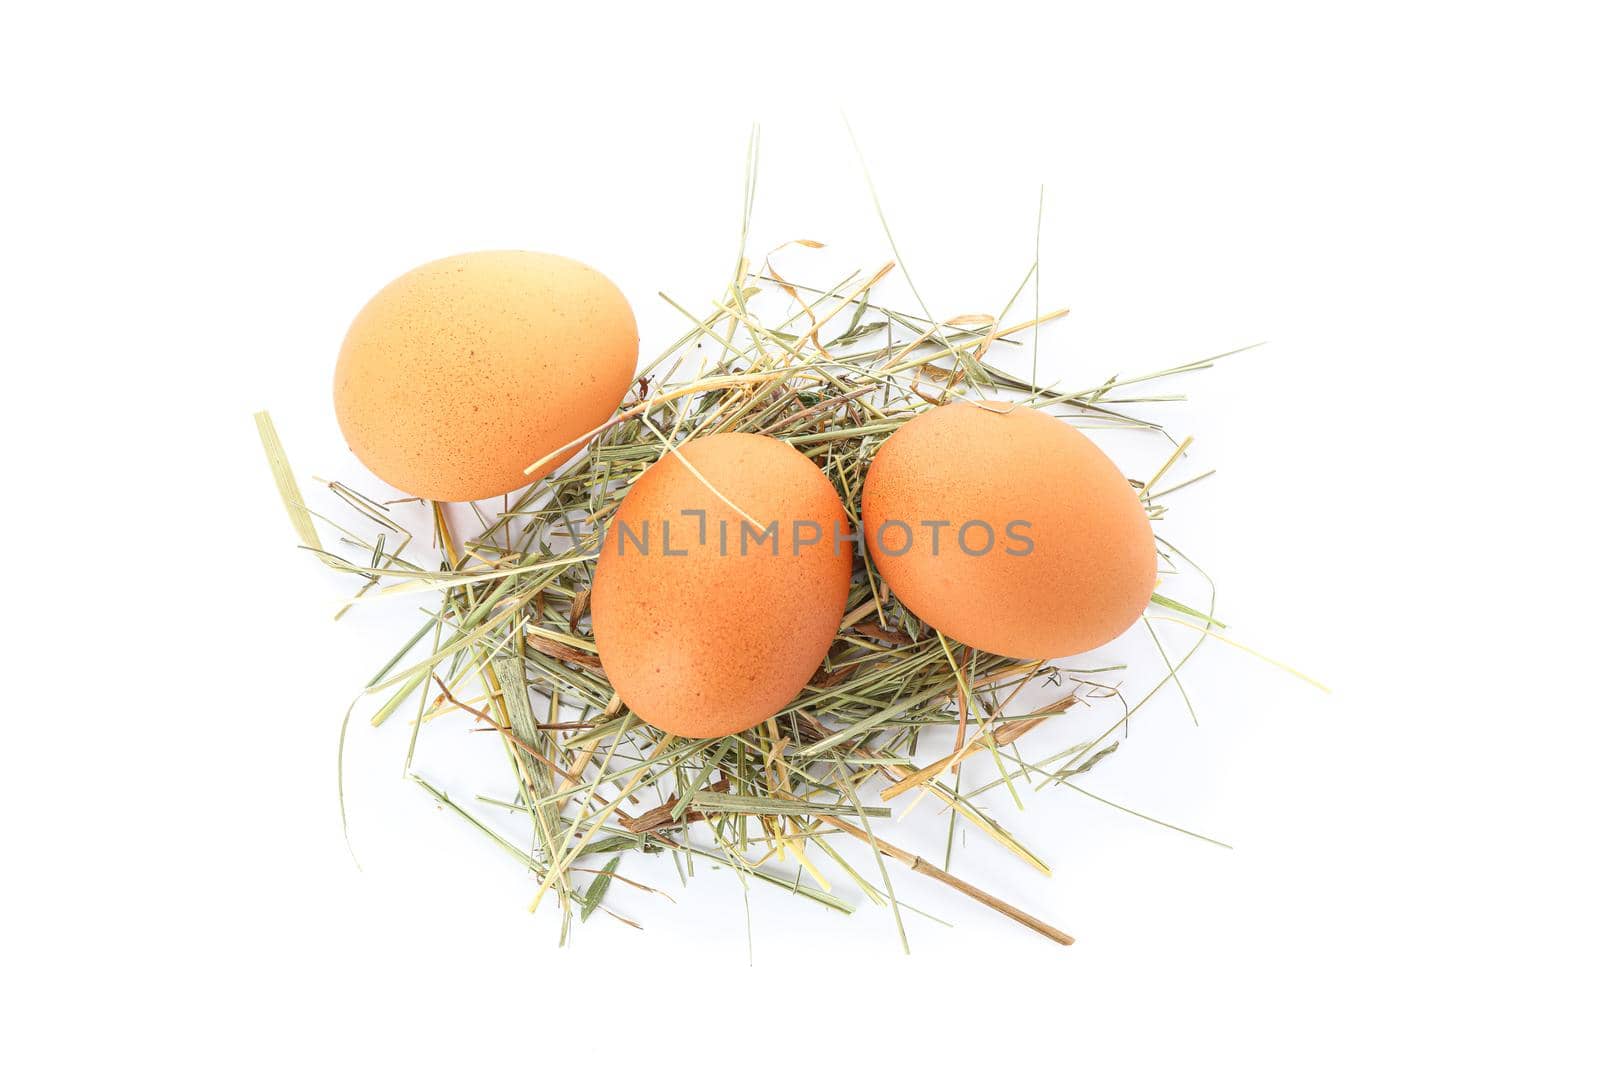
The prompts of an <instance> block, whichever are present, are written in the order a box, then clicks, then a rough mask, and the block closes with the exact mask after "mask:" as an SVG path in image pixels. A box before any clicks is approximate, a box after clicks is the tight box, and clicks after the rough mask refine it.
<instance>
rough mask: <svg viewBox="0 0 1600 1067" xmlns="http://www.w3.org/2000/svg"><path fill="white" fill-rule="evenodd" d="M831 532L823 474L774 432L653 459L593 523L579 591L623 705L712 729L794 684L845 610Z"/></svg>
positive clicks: (678, 725)
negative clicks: (599, 536) (585, 594)
mask: <svg viewBox="0 0 1600 1067" xmlns="http://www.w3.org/2000/svg"><path fill="white" fill-rule="evenodd" d="M691 467H693V470H691V469H690V468H691ZM696 472H698V474H699V476H700V477H696ZM702 478H703V479H704V481H702V480H701V479H702ZM707 483H709V484H710V485H711V486H715V488H716V491H715V492H713V491H712V489H711V488H708V486H707ZM718 494H720V497H719V495H718ZM722 498H726V501H729V502H732V503H733V504H735V505H737V506H738V509H739V510H735V509H734V508H732V507H730V506H729V504H728V503H727V502H725V501H724V500H723V499H722ZM740 511H742V512H743V513H744V514H745V515H747V516H749V517H750V518H752V519H754V520H755V521H756V525H754V526H751V525H750V524H749V523H747V522H746V521H745V519H744V518H743V517H741V515H740ZM699 512H704V516H703V524H702V516H701V515H700V514H698V513H699ZM769 524H776V525H775V526H773V525H769ZM769 532H770V534H771V536H770V537H766V536H759V535H765V534H767V533H769ZM836 532H837V533H838V536H839V537H840V538H845V537H847V536H848V534H849V532H850V528H849V523H848V519H847V517H846V515H845V512H844V507H843V505H841V504H840V502H839V496H838V494H837V493H836V492H835V491H834V488H833V485H832V483H830V482H829V481H828V479H827V478H826V477H825V476H824V475H823V473H822V472H821V471H820V470H818V469H817V466H816V464H814V463H812V462H811V461H810V460H808V459H806V458H805V457H804V456H802V455H801V454H800V453H799V452H797V451H795V449H794V448H792V447H791V446H790V445H788V444H785V443H784V442H782V441H779V440H777V439H775V438H771V437H762V436H760V435H758V434H746V433H726V434H716V435H714V436H711V437H704V438H700V439H697V440H694V441H691V442H689V443H688V444H686V445H684V446H683V447H682V448H681V449H680V450H679V451H678V452H677V453H676V454H669V455H666V456H663V457H662V458H661V459H660V460H659V461H657V462H656V463H655V464H654V465H652V466H651V467H650V469H649V470H647V471H645V473H644V474H643V475H642V476H641V477H640V478H639V480H638V481H636V482H634V484H633V486H632V487H631V488H630V489H629V490H628V495H627V496H626V497H624V498H623V501H622V506H621V507H620V508H618V510H617V514H616V516H615V517H614V518H613V519H612V521H611V524H610V526H609V527H608V528H607V530H606V537H605V542H604V544H603V545H602V547H601V552H600V560H599V562H598V564H597V565H596V569H595V578H594V589H593V592H592V596H591V599H590V610H591V612H592V613H593V617H594V636H595V643H596V645H597V646H598V648H599V650H600V662H601V665H602V666H603V667H604V668H605V672H606V676H607V677H608V678H610V679H611V682H612V684H613V685H615V686H616V690H617V692H618V694H620V695H621V697H622V700H623V702H624V703H625V704H626V705H627V707H628V708H630V709H631V710H632V711H633V712H634V713H635V714H636V715H638V716H639V717H640V718H641V719H643V720H644V721H645V722H648V723H649V724H651V725H652V726H655V727H657V728H659V729H661V730H666V731H668V732H670V733H674V734H677V735H679V736H681V737H720V736H721V735H723V734H731V733H738V732H739V731H740V730H748V729H749V728H750V727H752V726H754V725H756V724H757V723H759V722H761V721H763V720H764V719H767V718H769V717H771V716H772V715H773V714H775V713H776V712H777V711H778V710H779V709H781V708H782V707H783V706H784V705H785V704H787V703H789V701H791V700H793V699H794V698H795V697H796V696H798V695H799V693H800V691H801V689H803V688H804V687H805V684H806V682H807V680H809V679H810V677H811V676H812V674H814V673H815V672H816V669H817V667H818V666H819V665H820V664H821V663H822V659H823V657H824V656H825V655H827V652H828V647H829V645H830V644H832V642H833V639H834V637H835V635H836V634H837V633H838V630H839V622H840V620H841V619H842V618H843V617H844V607H845V599H846V597H847V595H848V594H849V590H850V570H851V567H852V558H853V557H852V553H851V548H850V542H849V541H848V540H842V541H839V542H837V543H836V542H835V533H836ZM806 542H813V543H810V544H807V543H806Z"/></svg>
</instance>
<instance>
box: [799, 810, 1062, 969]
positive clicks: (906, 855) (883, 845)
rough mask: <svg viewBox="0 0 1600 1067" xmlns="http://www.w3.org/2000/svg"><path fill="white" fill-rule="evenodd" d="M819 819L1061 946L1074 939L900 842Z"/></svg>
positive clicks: (840, 822) (823, 817)
mask: <svg viewBox="0 0 1600 1067" xmlns="http://www.w3.org/2000/svg"><path fill="white" fill-rule="evenodd" d="M816 818H817V821H818V822H823V823H827V824H828V825H829V826H832V827H834V828H835V829H839V830H843V831H844V832H845V833H847V834H849V835H850V836H851V837H853V838H855V839H856V840H857V841H864V842H866V843H867V844H869V845H875V846H876V847H877V849H878V851H879V852H881V853H883V854H884V855H885V856H888V857H889V858H891V859H897V860H899V861H900V862H901V863H903V864H905V865H906V866H907V867H910V868H911V869H912V870H913V871H915V872H916V873H918V874H925V875H927V876H928V877H929V878H932V879H933V880H934V881H936V882H943V883H944V884H945V885H947V886H949V887H950V888H951V889H954V890H955V891H956V892H957V893H961V894H963V895H964V896H968V897H971V898H972V899H973V900H976V901H977V902H978V903H979V904H982V905H984V906H985V907H988V908H993V909H994V910H995V911H998V912H999V913H1000V914H1001V915H1004V916H1005V917H1006V918H1008V919H1011V920H1013V921H1015V922H1019V923H1021V924H1022V925H1023V926H1026V927H1027V928H1028V929H1030V930H1032V931H1033V932H1034V933H1036V934H1043V935H1044V936H1045V937H1048V938H1049V939H1050V940H1052V941H1054V942H1056V943H1057V944H1061V945H1070V944H1072V942H1073V937H1072V935H1071V934H1069V933H1065V932H1063V931H1061V930H1057V929H1056V928H1055V927H1054V926H1051V925H1050V924H1049V923H1047V922H1045V921H1044V920H1043V919H1036V918H1034V917H1033V916H1032V915H1029V914H1028V913H1027V912H1025V911H1023V910H1022V909H1021V908H1017V907H1014V906H1012V905H1010V904H1007V903H1006V902H1005V901H1003V900H1001V899H1000V898H999V897H997V896H995V895H994V894H992V893H985V892H984V891H983V890H981V889H979V888H978V887H977V886H975V885H973V884H972V883H970V882H963V881H962V880H961V879H959V878H957V877H956V876H955V875H953V874H950V873H949V872H948V871H945V870H942V869H941V868H939V867H935V866H934V865H933V864H931V863H929V862H928V861H927V860H925V859H923V858H922V857H921V856H919V855H917V854H916V853H914V852H907V851H906V850H905V849H903V848H900V847H899V846H897V845H891V844H889V842H887V841H885V840H884V839H883V838H881V837H876V838H875V837H872V836H869V835H868V834H867V832H866V831H865V830H863V829H861V828H860V827H858V826H852V825H851V824H849V823H847V822H845V821H844V820H842V819H835V818H834V817H833V816H831V815H818V816H816Z"/></svg>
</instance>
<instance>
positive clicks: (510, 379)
mask: <svg viewBox="0 0 1600 1067" xmlns="http://www.w3.org/2000/svg"><path fill="white" fill-rule="evenodd" d="M638 359H639V331H638V327H637V325H636V324H635V322H634V317H633V310H632V309H631V308H630V307H629V306H628V301H627V299H626V298H625V297H623V295H622V293H621V291H619V290H618V289H617V287H616V286H615V285H613V284H612V283H611V281H610V280H609V279H608V278H606V276H605V275H603V274H601V273H600V272H599V271H596V270H594V269H593V268H591V267H587V266H585V265H583V264H582V263H579V262H578V261H576V260H572V259H567V258H565V257H563V256H553V255H547V254H545V253H541V252H471V253H468V254H466V255H460V256H450V257H449V258H446V259H440V260H435V261H434V262H432V263H426V264H424V265H423V266H420V267H418V268H416V269H415V270H412V271H408V272H407V273H405V274H403V275H401V276H400V277H399V278H396V279H395V280H394V281H393V282H390V283H389V284H388V285H386V286H385V287H384V288H383V289H382V290H381V291H380V292H379V293H378V295H376V296H374V297H373V298H372V299H371V300H370V301H369V302H368V303H367V306H366V307H364V308H362V309H361V313H360V314H358V315H357V316H356V318H355V321H354V322H353V323H352V324H351V326H350V330H349V332H348V333H347V334H346V335H345V339H344V344H343V346H342V347H341V349H340V351H339V362H338V366H337V368H336V369H335V371H334V385H333V400H334V409H335V411H336V412H337V414H338V417H339V428H340V429H341V430H343V431H344V436H345V440H346V441H348V442H349V444H350V447H351V449H353V450H354V451H355V454H356V455H357V456H358V457H359V458H360V459H361V461H362V462H363V463H365V464H366V465H367V467H368V468H369V469H370V470H371V471H372V472H373V473H374V474H376V475H377V476H378V477H380V478H382V479H383V480H384V481H386V482H388V483H389V484H390V485H392V486H394V487H395V488H397V489H400V490H402V491H403V492H406V493H409V494H413V495H415V496H420V497H424V498H426V499H429V500H479V499H482V498H484V497H490V496H498V495H500V494H502V493H509V492H512V491H513V490H516V489H520V488H521V487H523V486H525V485H528V484H529V483H530V482H533V481H535V480H536V479H538V478H540V477H543V476H544V475H545V474H546V473H548V472H549V471H551V470H552V469H554V468H555V467H556V466H558V465H559V464H560V463H562V462H564V461H565V460H566V459H568V458H570V457H571V456H572V455H573V454H574V453H575V452H576V451H577V448H576V447H574V448H572V449H569V450H567V451H565V452H564V453H563V454H562V455H560V456H557V457H555V458H554V459H552V460H551V461H550V462H548V463H545V464H543V465H542V466H541V467H540V468H539V469H538V470H536V471H534V472H533V473H531V474H524V473H523V469H524V468H525V467H527V466H528V465H529V464H531V463H533V462H534V461H536V460H539V459H542V458H544V457H545V456H547V455H549V454H550V453H552V452H554V451H555V450H556V449H558V448H560V447H561V446H563V445H565V444H567V443H568V442H570V441H573V440H575V439H577V438H578V437H580V436H581V435H583V434H584V433H586V432H588V431H589V430H592V429H594V428H595V427H596V426H598V425H600V424H601V423H603V422H604V421H605V420H606V419H607V418H609V417H610V416H611V415H612V414H613V413H614V412H615V410H616V408H617V405H618V404H620V403H621V401H622V398H623V396H624V395H625V394H626V393H627V391H628V386H629V385H630V384H631V382H632V380H633V372H634V367H635V365H636V364H637V362H638Z"/></svg>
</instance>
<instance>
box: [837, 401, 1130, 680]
mask: <svg viewBox="0 0 1600 1067" xmlns="http://www.w3.org/2000/svg"><path fill="white" fill-rule="evenodd" d="M861 505H862V522H863V526H864V540H865V542H866V544H867V547H868V551H869V552H870V553H871V556H872V560H873V563H874V564H875V565H876V566H877V569H878V571H879V573H880V574H882V576H883V579H884V581H885V582H887V583H888V586H889V588H890V589H891V590H892V591H893V592H894V594H895V596H897V597H898V598H899V599H900V601H901V603H903V604H904V605H905V606H906V607H907V608H909V609H910V610H911V611H912V612H913V613H914V614H915V615H917V617H919V618H921V619H922V620H923V621H924V622H926V623H928V624H929V625H930V626H933V627H934V628H935V629H938V630H940V631H941V632H943V633H944V634H945V635H947V636H949V637H952V638H954V639H955V640H957V641H960V642H962V643H963V644H967V645H971V646H973V647H974V648H979V649H982V650H984V651H986V652H993V653H997V654H999V655H1003V656H1013V657H1017V658H1019V659H1054V658H1056V657H1060V656H1071V655H1076V654H1078V653H1080V652H1087V651H1088V650H1090V649H1093V648H1098V647H1099V646H1101V645H1103V644H1105V643H1106V642H1108V641H1111V640H1112V639H1114V638H1116V637H1117V636H1118V635H1119V634H1121V633H1122V632H1123V631H1125V630H1127V629H1128V627H1130V626H1132V625H1133V624H1134V623H1135V622H1136V621H1137V620H1138V618H1139V616H1140V613H1141V612H1143V610H1144V608H1145V606H1146V605H1147V604H1148V603H1149V602H1150V594H1151V592H1152V591H1154V589H1155V582H1156V551H1155V536H1154V534H1153V532H1152V531H1151V528H1150V520H1149V518H1148V516H1147V515H1146V514H1145V510H1144V506H1143V504H1141V503H1140V501H1139V497H1138V495H1137V494H1136V493H1135V492H1134V490H1133V488H1132V486H1130V485H1129V484H1128V481H1127V479H1126V478H1124V477H1123V475H1122V473H1121V472H1120V471H1118V470H1117V467H1116V465H1115V464H1114V463H1112V461H1111V459H1110V458H1109V457H1108V456H1107V455H1106V454H1105V453H1104V452H1102V451H1100V449H1099V448H1097V447H1096V446H1095V444H1094V443H1093V442H1092V441H1090V440H1089V439H1088V438H1087V437H1085V436H1084V435H1083V434H1082V433H1081V432H1079V431H1078V430H1076V429H1074V428H1073V427H1071V426H1068V425H1067V424H1066V423H1064V422H1062V421H1060V420H1059V419H1056V418H1054V417H1052V416H1050V415H1048V414H1046V413H1044V412H1042V411H1039V410H1037V409H1034V408H1029V407H1023V406H1012V405H1004V404H1001V405H989V404H984V405H979V404H966V403H961V404H950V405H947V406H944V407H939V408H934V409H933V410H931V411H927V412H925V413H923V414H921V415H918V416H916V417H915V418H913V419H912V420H910V421H909V422H907V423H906V424H905V425H904V426H902V427H901V428H900V429H899V430H897V431H895V432H894V433H893V434H892V435H890V437H889V439H888V440H887V441H885V442H884V443H883V446H882V447H881V448H880V449H879V451H878V454H877V455H876V457H874V459H873V461H872V465H871V467H870V468H869V469H868V471H867V477H866V480H865V483H864V485H863V487H862V499H861ZM893 521H898V522H902V523H906V524H907V525H908V526H909V527H910V531H909V533H910V536H909V537H908V536H907V532H906V531H904V530H902V529H901V528H900V527H898V526H885V524H886V523H890V522H893ZM940 521H943V522H948V523H949V524H950V525H949V526H946V527H942V528H939V530H938V534H939V544H938V550H937V552H935V548H934V538H933V533H934V528H932V527H927V526H925V525H923V524H925V523H938V522H940ZM971 522H983V523H987V524H988V527H989V528H990V529H991V530H992V531H993V534H994V540H993V544H992V546H991V547H990V549H989V550H988V551H986V552H977V551H976V550H977V549H979V548H981V547H982V546H983V545H984V543H985V537H984V534H983V529H982V527H979V526H974V527H972V528H971V529H970V530H968V531H967V536H966V538H965V541H964V542H963V541H961V540H959V537H960V534H961V528H962V526H963V525H964V524H966V523H971ZM1017 522H1026V523H1028V524H1029V525H1028V526H1027V527H1011V526H1010V524H1012V523H1017ZM1013 534H1018V535H1020V536H1012V535H1013ZM1025 540H1026V541H1031V542H1032V548H1031V550H1030V549H1028V547H1027V545H1026V544H1025V543H1024V541H1025ZM963 544H965V546H966V548H967V549H972V550H974V551H973V552H971V553H969V552H968V551H966V550H964V548H963ZM906 546H909V547H906ZM902 549H904V550H903V551H901V550H902ZM896 552H900V554H895V553H896Z"/></svg>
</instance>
